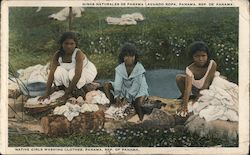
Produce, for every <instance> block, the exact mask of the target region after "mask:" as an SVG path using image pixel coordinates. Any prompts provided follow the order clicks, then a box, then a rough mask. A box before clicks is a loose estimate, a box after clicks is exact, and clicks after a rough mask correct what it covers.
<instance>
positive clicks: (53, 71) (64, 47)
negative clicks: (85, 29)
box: [39, 32, 97, 102]
mask: <svg viewBox="0 0 250 155" xmlns="http://www.w3.org/2000/svg"><path fill="white" fill-rule="evenodd" d="M77 44H78V42H77V37H76V34H75V33H74V32H65V33H64V34H63V35H62V36H61V38H60V50H59V51H57V52H56V53H55V54H54V57H53V59H52V62H51V65H50V66H51V67H50V73H49V77H48V81H47V91H46V95H45V96H42V97H40V98H39V100H40V101H43V100H44V99H46V98H49V96H50V95H51V93H52V92H51V87H52V83H53V82H54V84H55V86H57V87H61V88H62V87H63V88H65V94H64V95H63V96H62V97H60V98H59V99H58V100H59V101H63V102H65V101H66V100H67V99H68V98H69V97H70V95H71V93H72V91H73V90H74V89H76V88H77V89H80V88H82V87H83V86H84V85H85V84H87V83H91V82H93V80H94V79H95V77H96V75H97V70H96V67H95V65H94V64H93V63H92V62H90V61H89V60H88V58H87V57H86V55H85V54H84V52H83V51H81V50H80V49H79V48H77Z"/></svg>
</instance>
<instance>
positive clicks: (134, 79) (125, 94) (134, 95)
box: [104, 43, 148, 121]
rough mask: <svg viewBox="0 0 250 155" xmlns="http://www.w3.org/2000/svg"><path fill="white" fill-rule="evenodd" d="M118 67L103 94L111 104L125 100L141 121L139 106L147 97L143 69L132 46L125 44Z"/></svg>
mask: <svg viewBox="0 0 250 155" xmlns="http://www.w3.org/2000/svg"><path fill="white" fill-rule="evenodd" d="M118 59H119V65H118V66H117V67H116V68H115V81H114V82H109V83H105V84H104V92H105V94H106V96H107V98H108V99H109V100H110V103H111V104H119V103H120V102H121V100H123V99H125V100H127V101H128V102H129V103H132V104H133V105H134V107H135V110H136V113H137V114H138V116H139V119H140V120H141V121H142V120H143V116H144V114H143V112H142V109H141V105H142V104H143V103H144V101H145V99H146V96H148V85H147V82H146V78H145V75H144V74H145V72H146V71H145V69H144V67H143V66H142V64H141V63H140V62H138V54H137V50H136V48H135V45H134V44H131V43H125V44H124V45H123V46H122V48H121V52H120V55H119V58H118Z"/></svg>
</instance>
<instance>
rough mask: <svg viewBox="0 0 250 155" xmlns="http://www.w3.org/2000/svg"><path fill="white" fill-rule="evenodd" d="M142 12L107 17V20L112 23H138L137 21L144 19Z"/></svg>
mask: <svg viewBox="0 0 250 155" xmlns="http://www.w3.org/2000/svg"><path fill="white" fill-rule="evenodd" d="M143 20H144V17H143V15H142V14H141V13H137V12H136V13H132V14H124V15H122V16H121V18H116V17H107V18H106V22H107V23H108V24H111V25H136V24H137V21H143Z"/></svg>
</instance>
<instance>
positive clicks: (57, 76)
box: [54, 48, 97, 89]
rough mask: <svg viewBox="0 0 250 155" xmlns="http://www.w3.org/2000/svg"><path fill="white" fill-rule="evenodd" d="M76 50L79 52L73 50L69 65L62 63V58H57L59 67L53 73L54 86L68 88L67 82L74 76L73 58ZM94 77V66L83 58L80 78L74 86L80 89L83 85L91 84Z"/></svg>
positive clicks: (95, 71) (74, 62)
mask: <svg viewBox="0 0 250 155" xmlns="http://www.w3.org/2000/svg"><path fill="white" fill-rule="evenodd" d="M78 50H79V49H78V48H76V49H75V50H74V53H73V54H72V62H71V63H63V62H62V58H61V57H59V59H58V62H59V63H60V66H57V68H56V71H55V73H54V82H55V84H56V86H60V85H64V86H65V87H69V82H70V81H71V80H72V79H73V77H74V76H75V64H76V61H75V57H76V53H77V51H78ZM96 75H97V70H96V67H95V65H94V64H93V63H92V62H91V61H89V60H88V59H87V58H86V57H85V59H84V62H83V68H82V74H81V78H80V79H79V81H78V83H77V84H76V86H77V88H78V89H80V88H82V87H83V86H84V85H85V84H88V83H91V82H93V81H94V79H95V77H96Z"/></svg>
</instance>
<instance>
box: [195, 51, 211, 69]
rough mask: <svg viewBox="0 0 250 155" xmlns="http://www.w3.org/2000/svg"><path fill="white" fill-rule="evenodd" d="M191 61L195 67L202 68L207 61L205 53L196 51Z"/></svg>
mask: <svg viewBox="0 0 250 155" xmlns="http://www.w3.org/2000/svg"><path fill="white" fill-rule="evenodd" d="M193 60H194V63H195V64H196V65H197V66H200V67H202V66H204V65H206V64H207V61H208V55H207V52H204V51H198V52H196V53H195V54H194V55H193Z"/></svg>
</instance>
